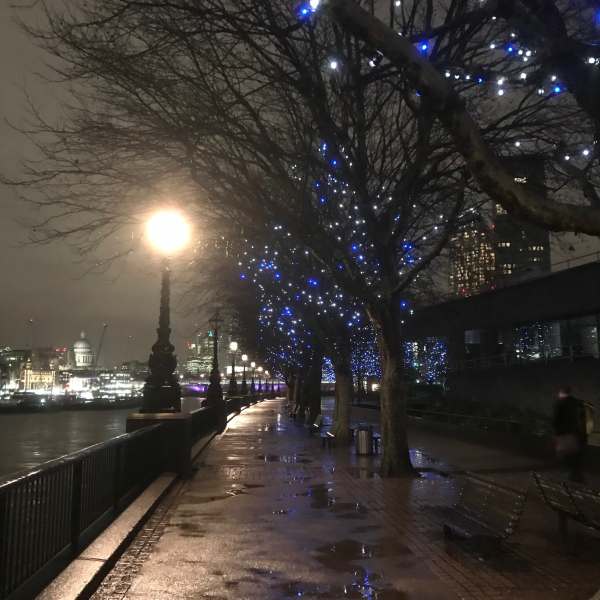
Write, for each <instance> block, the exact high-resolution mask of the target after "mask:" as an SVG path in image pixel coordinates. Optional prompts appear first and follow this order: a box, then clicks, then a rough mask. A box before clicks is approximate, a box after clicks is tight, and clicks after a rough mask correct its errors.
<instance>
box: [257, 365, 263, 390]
mask: <svg viewBox="0 0 600 600" xmlns="http://www.w3.org/2000/svg"><path fill="white" fill-rule="evenodd" d="M256 370H257V371H258V393H259V394H260V390H261V387H262V386H261V377H262V372H263V370H264V369H263V368H262V367H257V369H256Z"/></svg>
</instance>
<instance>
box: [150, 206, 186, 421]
mask: <svg viewBox="0 0 600 600" xmlns="http://www.w3.org/2000/svg"><path fill="white" fill-rule="evenodd" d="M146 234H147V237H148V239H149V240H150V242H151V243H152V245H153V246H154V247H155V248H156V249H157V250H158V251H159V252H160V253H161V254H162V255H163V256H164V259H163V264H162V281H161V291H160V314H159V319H158V329H157V330H156V333H157V340H156V342H155V343H154V345H153V346H152V354H150V358H149V359H148V367H149V371H150V374H149V375H148V377H147V379H146V383H145V385H144V399H143V402H142V409H141V411H140V412H142V413H160V412H181V390H180V388H179V383H178V382H177V378H176V376H175V369H176V367H177V358H176V357H175V354H174V350H175V347H174V346H173V344H171V340H170V335H171V327H170V307H169V302H170V295H171V267H170V264H169V259H170V257H171V256H173V254H175V253H177V252H178V251H179V250H181V249H182V248H183V247H184V246H185V245H186V244H187V243H188V241H189V238H190V228H189V225H188V224H187V222H186V221H185V219H184V218H183V216H182V215H181V214H180V213H178V212H177V211H174V210H165V211H161V212H159V213H156V214H155V215H154V216H152V218H151V219H150V220H149V221H148V223H147V225H146Z"/></svg>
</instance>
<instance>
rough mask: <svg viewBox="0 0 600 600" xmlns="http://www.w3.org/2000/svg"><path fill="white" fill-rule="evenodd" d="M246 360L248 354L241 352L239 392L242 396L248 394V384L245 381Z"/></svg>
mask: <svg viewBox="0 0 600 600" xmlns="http://www.w3.org/2000/svg"><path fill="white" fill-rule="evenodd" d="M247 362H248V355H247V354H242V365H243V370H242V389H241V391H240V393H241V394H242V396H247V395H248V384H247V383H246V363H247Z"/></svg>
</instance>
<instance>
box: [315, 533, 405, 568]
mask: <svg viewBox="0 0 600 600" xmlns="http://www.w3.org/2000/svg"><path fill="white" fill-rule="evenodd" d="M316 551H317V553H318V556H316V557H315V558H316V559H317V560H318V561H319V562H320V563H321V564H322V565H323V566H325V567H327V568H329V569H332V570H334V571H338V572H351V573H352V572H356V570H357V567H356V565H354V564H352V562H353V561H356V560H367V559H370V558H374V557H376V558H390V557H398V556H408V555H411V554H412V552H411V551H410V550H409V549H408V548H407V547H406V546H404V545H403V544H400V543H399V542H397V541H396V540H394V539H392V538H383V539H381V540H379V541H378V542H376V543H374V544H364V543H363V542H359V541H358V540H352V539H346V540H340V541H339V542H335V543H333V544H326V545H324V546H320V547H319V548H317V550H316ZM359 569H360V567H359Z"/></svg>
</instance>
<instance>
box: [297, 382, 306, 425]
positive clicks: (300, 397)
mask: <svg viewBox="0 0 600 600" xmlns="http://www.w3.org/2000/svg"><path fill="white" fill-rule="evenodd" d="M303 388H304V378H303V377H302V374H301V373H300V372H298V373H297V374H296V375H295V376H294V419H295V420H298V419H300V420H302V421H304V410H305V406H304V394H303V393H302V392H303Z"/></svg>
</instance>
